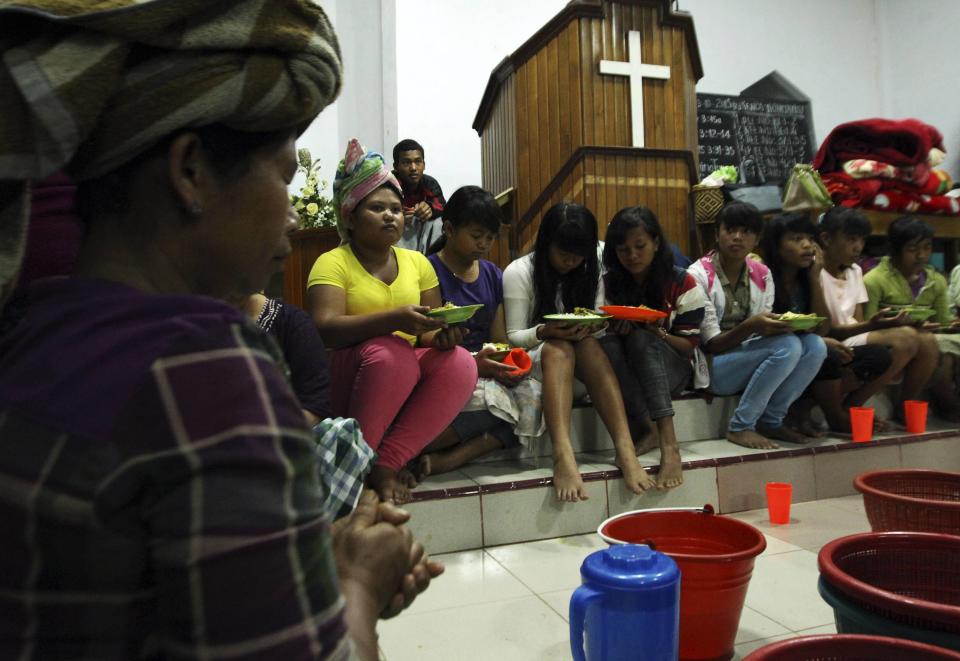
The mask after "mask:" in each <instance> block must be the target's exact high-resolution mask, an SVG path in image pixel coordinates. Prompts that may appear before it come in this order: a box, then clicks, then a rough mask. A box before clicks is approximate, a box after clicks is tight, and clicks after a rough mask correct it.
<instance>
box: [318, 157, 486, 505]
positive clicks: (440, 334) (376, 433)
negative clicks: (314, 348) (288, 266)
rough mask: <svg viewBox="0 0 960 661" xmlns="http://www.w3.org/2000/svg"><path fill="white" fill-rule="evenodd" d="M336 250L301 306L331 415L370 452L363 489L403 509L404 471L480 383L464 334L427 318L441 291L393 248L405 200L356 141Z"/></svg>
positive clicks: (409, 255) (420, 266) (344, 172)
mask: <svg viewBox="0 0 960 661" xmlns="http://www.w3.org/2000/svg"><path fill="white" fill-rule="evenodd" d="M333 192H334V207H335V208H336V212H337V229H338V230H339V232H340V236H341V238H342V239H343V244H342V245H341V246H340V247H339V248H337V249H335V250H331V251H330V252H328V253H324V254H323V255H321V256H320V257H319V258H318V259H317V261H316V263H315V264H314V266H313V269H311V271H310V276H309V278H308V280H307V296H308V297H309V300H310V308H311V311H312V313H313V318H314V320H315V321H316V322H317V326H318V327H319V328H320V334H321V335H322V336H323V341H324V343H325V344H326V345H327V346H328V347H335V348H336V350H335V351H334V352H333V354H332V355H331V357H330V371H331V389H330V394H331V400H332V401H331V403H332V408H333V413H334V415H339V416H344V417H348V418H356V419H357V420H358V421H359V422H360V429H361V430H362V431H363V436H364V439H366V441H367V443H369V444H370V447H372V448H373V449H374V450H376V451H377V454H378V457H377V461H376V463H375V464H374V467H373V469H372V470H371V472H370V477H369V480H370V485H371V487H373V488H374V489H376V491H377V492H378V493H379V494H380V497H381V498H382V499H383V500H385V501H391V502H394V503H397V504H400V503H403V502H406V501H407V500H409V499H410V491H409V487H410V486H414V485H415V484H416V483H415V481H414V478H413V476H412V474H410V472H409V471H407V470H406V469H405V468H404V467H405V466H406V464H407V463H408V462H409V461H411V460H412V459H414V458H415V457H416V456H417V455H418V454H420V452H421V450H423V448H424V447H426V446H427V444H428V443H430V441H432V440H433V439H434V438H436V437H437V435H439V434H440V432H441V431H443V430H444V429H445V428H446V427H447V425H449V424H450V422H451V421H452V420H453V419H454V418H455V417H456V416H457V414H458V413H459V412H460V410H461V409H462V408H463V405H464V404H465V403H466V401H467V399H469V397H470V395H471V394H472V393H473V387H474V386H475V385H476V383H477V365H476V361H474V359H473V357H472V356H471V355H470V354H469V353H468V352H467V350H466V349H464V348H463V347H460V346H458V345H459V344H460V342H461V341H462V340H463V338H464V336H465V331H464V330H463V327H462V326H453V327H446V324H445V323H444V322H442V321H441V320H438V319H435V318H432V317H428V316H426V315H425V314H424V313H425V312H428V311H429V309H430V308H433V307H438V306H439V305H440V304H441V299H440V281H439V280H438V279H437V274H436V272H435V271H434V270H433V266H432V265H431V264H430V262H429V261H427V258H426V257H424V256H423V255H422V254H421V253H419V252H416V251H414V250H405V249H403V248H397V247H395V246H394V244H395V243H396V242H397V241H398V240H399V239H400V236H401V235H402V233H403V222H404V220H403V192H402V189H401V187H400V183H399V182H398V181H397V179H396V177H394V175H393V173H392V172H391V171H390V169H389V168H387V167H386V165H385V164H384V162H383V156H381V155H380V154H378V153H376V152H367V151H365V150H364V149H363V147H361V146H360V143H359V142H358V141H357V140H356V139H354V140H351V141H350V144H349V145H348V146H347V153H346V156H345V158H344V159H343V160H342V161H341V162H340V167H339V168H338V169H337V176H336V179H335V180H334V182H333Z"/></svg>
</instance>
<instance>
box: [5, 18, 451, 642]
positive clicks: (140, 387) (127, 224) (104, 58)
mask: <svg viewBox="0 0 960 661" xmlns="http://www.w3.org/2000/svg"><path fill="white" fill-rule="evenodd" d="M0 45H2V48H0V50H2V52H3V58H2V60H0V117H3V121H2V122H0V288H2V290H3V291H9V290H10V289H11V288H12V286H13V283H14V281H15V276H16V273H17V271H18V268H19V263H20V259H21V256H22V253H23V241H24V237H25V236H26V222H27V221H26V219H27V218H29V211H30V209H29V200H30V186H29V181H31V180H39V179H42V178H44V177H47V176H49V175H50V174H52V173H54V172H56V171H59V170H62V171H64V172H66V173H67V174H68V175H69V176H71V177H72V178H73V179H75V180H76V181H78V182H80V189H79V192H78V205H79V210H80V215H81V217H82V218H83V220H84V222H85V225H86V236H85V239H84V244H83V247H82V249H81V254H80V257H79V264H78V267H77V274H76V275H75V276H73V277H69V278H65V277H59V278H47V279H40V280H37V281H35V282H33V283H30V286H29V287H28V288H27V291H26V294H25V298H24V299H23V300H22V302H23V306H22V307H21V306H17V307H18V310H20V311H21V312H20V315H21V316H19V317H17V318H16V319H14V320H13V321H12V322H11V323H10V324H4V325H2V326H0V327H4V328H8V329H9V330H7V331H6V333H5V334H4V335H3V336H2V338H0V438H2V439H3V443H2V444H0V484H2V485H4V486H3V488H0V539H3V540H4V542H3V553H2V555H3V561H2V563H0V564H2V566H3V569H4V570H3V571H2V572H0V593H2V594H3V597H2V598H0V622H2V623H3V626H2V634H0V658H4V659H9V658H43V659H61V658H63V659H67V658H69V659H98V660H99V659H140V658H183V659H187V658H206V659H223V658H230V659H258V660H261V659H280V658H283V659H291V658H295V659H306V658H324V659H346V658H352V657H353V656H354V653H358V654H359V655H360V656H361V658H364V659H376V658H377V647H376V633H375V629H374V627H375V624H376V619H377V617H378V615H391V614H395V613H397V612H399V610H401V609H402V608H403V607H404V605H405V604H407V603H409V601H410V600H411V599H412V598H413V596H414V595H415V594H416V593H417V592H418V591H419V590H422V589H423V588H424V587H425V586H426V585H427V584H428V583H429V580H430V577H431V576H432V575H435V574H436V573H437V572H439V571H440V567H438V566H436V565H434V564H432V563H429V562H428V561H427V559H426V557H425V556H424V554H423V552H422V547H420V546H419V545H413V544H412V539H411V537H410V533H409V532H408V531H407V530H405V529H404V528H403V527H400V526H398V525H397V524H398V523H401V522H402V521H404V520H405V516H406V515H404V514H403V513H402V512H399V511H397V510H395V509H392V508H390V507H388V506H384V505H381V504H379V503H378V502H377V499H376V496H375V495H374V494H372V493H369V494H368V496H367V497H365V498H363V499H361V503H360V506H359V508H358V510H357V512H356V513H355V514H354V515H353V516H351V517H349V518H347V519H344V520H343V521H344V522H343V523H342V524H339V523H338V525H337V529H336V531H335V534H334V535H333V536H331V527H330V524H329V521H328V520H327V519H326V517H325V516H324V515H323V510H322V503H323V501H322V498H321V496H322V489H323V486H322V485H320V484H318V482H317V476H316V470H315V443H314V439H313V435H312V434H311V432H310V430H309V428H308V427H307V426H306V422H305V419H304V416H303V414H302V413H301V410H300V405H299V403H298V402H297V400H296V398H295V397H294V396H293V394H292V392H291V391H290V388H289V386H288V384H287V382H286V381H285V379H284V377H283V375H282V374H281V372H280V370H279V369H278V368H277V362H276V356H275V355H274V351H275V345H274V344H273V343H271V342H268V341H266V338H265V336H264V334H263V333H262V332H261V331H259V329H257V328H256V327H255V326H254V325H253V324H251V323H250V322H249V320H247V319H246V318H245V317H244V315H243V313H242V312H241V311H239V310H237V309H235V308H233V307H231V306H229V305H227V304H226V303H224V302H223V301H222V299H225V298H236V297H239V296H245V295H247V294H250V293H251V292H254V291H257V290H259V289H261V288H262V287H263V286H264V284H265V282H266V280H267V278H268V277H269V276H270V275H271V274H272V273H274V272H275V271H276V270H277V269H278V268H279V267H280V266H281V265H282V263H283V258H284V257H285V256H286V254H287V253H288V252H289V251H290V245H289V242H288V239H287V236H286V235H287V231H288V230H289V229H290V228H291V223H290V221H289V219H288V216H287V210H288V207H289V198H288V194H287V185H288V184H289V182H290V179H291V178H292V177H293V175H294V172H295V171H296V166H297V163H296V152H295V148H294V139H295V138H296V136H297V135H298V134H299V133H300V132H301V131H302V130H303V129H304V128H305V127H306V125H307V124H309V122H310V121H311V120H312V119H313V117H314V116H316V114H317V113H319V112H320V110H321V109H322V108H323V107H324V106H326V105H327V104H328V103H330V102H331V101H332V100H333V98H334V97H335V96H336V95H337V93H338V91H339V88H340V82H341V63H340V54H339V49H338V46H337V42H336V37H335V35H334V34H333V31H332V29H331V27H330V24H329V23H328V21H327V19H326V16H325V15H324V14H323V12H322V11H321V10H320V9H319V8H318V7H317V6H316V5H315V4H314V3H312V2H309V1H308V0H270V2H263V0H230V1H229V2H227V1H226V0H100V1H99V2H96V3H90V2H80V1H71V0H18V1H16V2H10V1H5V0H0ZM12 307H13V306H11V308H12ZM338 574H339V580H338Z"/></svg>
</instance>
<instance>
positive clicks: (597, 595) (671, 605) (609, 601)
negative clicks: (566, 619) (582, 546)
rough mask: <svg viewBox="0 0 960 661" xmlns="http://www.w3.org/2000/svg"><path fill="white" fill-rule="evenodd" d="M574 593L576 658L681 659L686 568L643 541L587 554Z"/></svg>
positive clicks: (573, 644) (579, 660) (604, 660)
mask: <svg viewBox="0 0 960 661" xmlns="http://www.w3.org/2000/svg"><path fill="white" fill-rule="evenodd" d="M580 577H581V579H582V583H583V584H582V585H581V586H580V587H579V588H577V590H576V591H575V592H574V593H573V596H572V597H571V598H570V649H571V651H572V652H573V658H574V661H626V660H631V661H632V660H634V659H649V660H650V661H676V659H677V653H678V648H679V643H680V568H679V567H677V563H676V562H674V561H673V559H672V558H670V557H669V556H667V555H664V554H663V553H660V552H658V551H654V550H653V549H651V548H650V547H649V546H645V545H642V544H622V545H617V546H612V547H610V548H607V549H603V550H602V551H596V552H595V553H591V554H590V555H588V556H587V558H586V559H585V560H584V561H583V564H582V565H581V566H580Z"/></svg>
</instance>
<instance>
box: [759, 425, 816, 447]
mask: <svg viewBox="0 0 960 661" xmlns="http://www.w3.org/2000/svg"><path fill="white" fill-rule="evenodd" d="M757 431H758V432H760V433H761V434H763V435H764V436H766V437H767V438H775V439H777V440H778V441H786V442H787V443H801V444H802V443H806V442H808V441H809V440H810V439H809V438H807V437H806V436H804V435H803V434H801V433H800V432H795V431H793V430H792V429H790V428H789V427H787V426H786V425H780V426H779V427H767V426H766V425H763V426H761V425H757Z"/></svg>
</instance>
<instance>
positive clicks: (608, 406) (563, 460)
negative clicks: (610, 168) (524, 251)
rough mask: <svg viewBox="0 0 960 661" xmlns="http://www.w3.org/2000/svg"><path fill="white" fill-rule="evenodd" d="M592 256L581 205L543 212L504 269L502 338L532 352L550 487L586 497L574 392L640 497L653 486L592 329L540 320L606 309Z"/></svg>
mask: <svg viewBox="0 0 960 661" xmlns="http://www.w3.org/2000/svg"><path fill="white" fill-rule="evenodd" d="M597 253H598V241H597V221H596V218H594V216H593V214H592V213H591V212H590V210H589V209H587V208H586V207H584V206H581V205H579V204H571V203H565V202H561V203H559V204H556V205H555V206H553V207H551V208H550V210H548V211H547V213H546V214H545V215H544V217H543V220H542V221H541V223H540V230H539V232H538V234H537V241H536V244H535V246H534V250H533V252H532V253H530V254H528V255H525V256H523V257H521V258H520V259H517V260H515V261H514V262H512V263H511V264H510V265H509V266H507V268H506V269H505V270H504V272H503V302H504V311H505V313H506V323H507V338H508V339H509V340H510V343H511V344H513V345H515V346H520V347H524V348H525V349H528V350H529V353H530V357H531V358H532V359H533V371H532V374H531V376H533V378H535V379H538V380H540V381H542V383H543V415H544V418H545V419H546V425H547V431H548V432H549V433H550V439H551V442H552V444H553V461H554V468H553V483H554V487H555V489H556V492H557V498H558V499H560V500H561V501H567V502H576V501H578V500H586V499H587V493H586V490H585V489H584V486H583V479H582V478H581V476H580V471H579V470H578V468H577V461H576V459H575V458H574V455H573V446H572V444H571V442H570V412H571V410H572V408H573V399H574V394H575V393H576V394H577V395H580V396H582V395H583V394H589V395H590V398H591V400H592V401H593V405H594V407H595V408H596V409H597V413H599V415H600V418H601V420H603V423H604V425H605V426H606V428H607V431H608V432H609V433H610V437H611V438H612V439H613V443H614V447H615V448H616V454H617V458H616V462H617V465H618V466H619V468H620V469H621V470H622V471H623V477H624V481H625V482H626V485H627V488H629V489H630V490H631V491H633V492H634V493H641V492H643V491H644V490H646V489H649V488H650V487H652V486H653V484H654V483H653V481H652V480H651V479H650V477H649V476H648V475H647V474H646V472H645V471H644V470H643V468H642V467H641V466H640V463H639V462H638V461H637V457H636V450H635V448H634V445H633V441H632V439H631V437H630V430H629V427H628V424H627V417H626V414H625V413H624V407H623V398H622V396H621V394H620V386H619V385H618V383H617V377H616V375H615V374H614V372H613V369H612V368H611V366H610V362H609V360H607V356H606V354H605V353H604V352H603V349H602V348H601V346H600V343H599V342H598V341H597V337H596V336H595V334H597V333H596V331H597V329H596V327H593V326H588V325H583V324H569V323H564V322H558V321H545V320H544V316H545V315H549V314H553V313H562V312H573V310H574V308H577V307H581V308H596V307H597V306H598V305H602V304H603V300H604V296H603V285H602V283H601V280H600V264H599V259H598V254H597ZM599 334H602V331H600V333H599Z"/></svg>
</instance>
